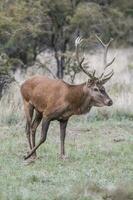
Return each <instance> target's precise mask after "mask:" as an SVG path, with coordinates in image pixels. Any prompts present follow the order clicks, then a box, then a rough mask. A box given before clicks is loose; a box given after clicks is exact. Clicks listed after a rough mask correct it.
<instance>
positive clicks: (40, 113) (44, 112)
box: [21, 36, 115, 159]
mask: <svg viewBox="0 0 133 200" xmlns="http://www.w3.org/2000/svg"><path fill="white" fill-rule="evenodd" d="M96 37H97V39H98V40H99V42H100V43H101V45H102V46H103V47H104V72H103V73H102V74H101V76H100V77H96V76H95V72H96V71H95V70H94V71H93V72H92V71H91V72H89V71H87V70H86V69H85V68H84V58H82V59H80V57H79V47H80V44H81V43H82V42H83V39H81V38H77V39H76V41H75V46H76V59H77V62H78V65H79V67H80V68H81V70H82V71H83V72H84V73H85V74H86V75H87V76H88V77H89V79H88V81H86V82H85V83H82V84H80V85H70V84H68V83H66V82H64V81H63V80H57V79H49V78H48V77H46V76H40V75H36V76H34V77H32V78H30V79H28V80H26V81H25V82H24V83H23V84H22V86H21V94H22V97H23V101H24V108H25V113H26V118H27V123H26V132H27V138H28V142H29V146H30V149H31V151H30V153H29V154H28V155H27V156H25V159H27V158H29V157H30V156H31V155H33V154H34V156H36V150H37V149H38V147H39V146H40V145H41V144H42V143H44V142H45V140H46V137H47V131H48V128H49V125H50V122H51V121H52V120H57V121H59V123H60V139H61V158H63V157H64V156H65V148H64V142H65V135H66V126H67V123H68V119H69V118H70V117H71V116H72V115H80V114H84V113H87V112H89V111H90V109H91V108H92V107H93V106H98V107H102V106H111V105H112V104H113V102H112V100H111V99H110V97H109V96H108V94H107V93H106V91H105V88H104V86H103V85H104V84H105V83H106V82H107V81H108V80H109V79H110V78H111V77H112V76H113V74H114V72H113V70H112V71H111V72H110V73H106V74H105V71H106V69H107V68H108V67H109V66H110V65H111V64H112V63H113V62H114V60H115V58H113V60H112V61H111V62H109V63H107V52H108V49H109V46H110V44H111V41H112V39H111V40H110V41H109V43H108V44H104V43H103V42H102V40H101V39H100V38H99V37H98V36H96ZM34 110H35V118H34V120H33V121H32V117H33V112H34ZM41 120H42V130H41V138H40V140H39V143H38V144H37V145H36V144H35V134H36V129H37V127H38V125H39V123H40V122H41Z"/></svg>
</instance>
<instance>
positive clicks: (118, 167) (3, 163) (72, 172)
mask: <svg viewBox="0 0 133 200" xmlns="http://www.w3.org/2000/svg"><path fill="white" fill-rule="evenodd" d="M132 133H133V122H132V121H130V120H122V121H114V120H107V121H95V122H88V121H87V120H86V118H85V117H80V118H73V119H71V120H70V122H69V125H68V129H67V137H66V152H67V155H68V157H69V158H68V160H65V161H63V160H60V159H59V155H58V153H59V148H60V140H59V125H58V123H57V122H54V123H52V124H51V127H50V130H49V133H48V138H47V141H46V143H45V144H43V145H42V146H41V147H40V149H39V150H38V152H37V153H38V159H37V160H36V161H35V162H34V163H31V164H29V165H26V164H25V162H24V161H23V155H24V154H25V153H26V151H27V150H28V147H27V141H26V137H25V133H24V126H22V125H20V124H19V125H12V126H10V127H7V126H1V127H0V200H77V199H78V200H102V199H106V200H109V199H111V200H118V199H120V200H131V199H133V135H132ZM39 137H40V131H39V130H38V132H37V138H39ZM123 198H124V199H123Z"/></svg>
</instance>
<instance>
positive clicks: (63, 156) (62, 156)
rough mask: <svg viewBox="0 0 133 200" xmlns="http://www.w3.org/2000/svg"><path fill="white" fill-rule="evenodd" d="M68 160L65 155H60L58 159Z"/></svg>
mask: <svg viewBox="0 0 133 200" xmlns="http://www.w3.org/2000/svg"><path fill="white" fill-rule="evenodd" d="M68 158H69V157H68V156H66V155H60V159H61V160H68Z"/></svg>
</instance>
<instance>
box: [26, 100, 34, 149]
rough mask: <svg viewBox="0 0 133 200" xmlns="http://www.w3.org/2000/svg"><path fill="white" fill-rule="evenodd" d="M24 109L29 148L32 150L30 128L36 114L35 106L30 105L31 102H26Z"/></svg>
mask: <svg viewBox="0 0 133 200" xmlns="http://www.w3.org/2000/svg"><path fill="white" fill-rule="evenodd" d="M24 109H25V115H26V136H27V140H28V143H29V147H30V149H32V145H31V139H30V127H31V123H32V117H33V113H34V106H33V105H32V104H30V103H29V102H26V101H25V102H24Z"/></svg>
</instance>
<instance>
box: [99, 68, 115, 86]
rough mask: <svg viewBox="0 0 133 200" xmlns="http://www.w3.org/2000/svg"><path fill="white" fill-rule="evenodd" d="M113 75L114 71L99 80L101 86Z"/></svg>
mask: <svg viewBox="0 0 133 200" xmlns="http://www.w3.org/2000/svg"><path fill="white" fill-rule="evenodd" d="M113 75H114V71H113V70H112V71H111V72H110V73H109V74H107V75H106V76H104V78H103V79H102V80H101V82H102V83H103V84H105V83H106V82H107V81H108V80H109V79H110V78H111V77H112V76H113Z"/></svg>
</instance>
